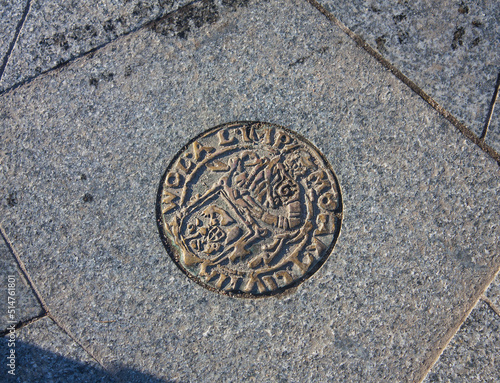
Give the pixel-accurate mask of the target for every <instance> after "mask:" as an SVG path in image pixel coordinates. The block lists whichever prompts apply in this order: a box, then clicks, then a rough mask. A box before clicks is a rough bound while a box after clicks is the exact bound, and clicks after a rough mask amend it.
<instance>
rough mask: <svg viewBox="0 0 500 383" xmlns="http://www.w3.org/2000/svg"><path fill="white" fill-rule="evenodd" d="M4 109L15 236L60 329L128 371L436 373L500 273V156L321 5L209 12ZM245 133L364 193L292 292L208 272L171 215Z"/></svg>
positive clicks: (23, 94) (50, 78) (194, 375)
mask: <svg viewBox="0 0 500 383" xmlns="http://www.w3.org/2000/svg"><path fill="white" fill-rule="evenodd" d="M0 108H1V112H0V115H2V116H3V117H2V118H3V119H2V122H1V124H2V126H1V129H0V132H1V133H0V134H1V137H0V138H1V139H0V153H2V168H1V171H0V195H2V196H4V197H3V199H2V202H1V204H0V212H1V217H2V222H1V223H2V225H3V227H4V228H5V231H6V233H7V235H8V236H9V238H11V239H12V241H13V242H14V243H15V244H16V248H17V249H18V251H19V254H20V256H21V257H22V259H23V261H24V262H25V264H26V267H27V269H28V271H29V272H30V273H31V275H32V278H33V280H34V282H35V283H36V285H37V286H38V288H39V290H40V292H41V294H42V296H43V297H44V300H45V302H46V303H47V305H48V307H49V310H50V312H51V313H52V315H54V316H55V317H56V318H57V319H58V321H59V322H60V323H61V324H63V325H64V326H65V327H66V328H67V329H68V330H69V331H71V333H72V334H74V336H75V338H76V339H78V341H79V342H81V343H82V344H83V345H84V346H85V347H86V348H88V350H89V351H90V352H91V353H92V354H93V355H94V356H95V357H96V358H98V359H99V360H101V361H102V363H103V365H104V366H105V367H106V368H107V369H109V370H110V371H115V370H118V371H119V370H121V369H123V368H124V367H125V368H129V369H131V370H133V371H137V372H138V373H144V374H151V375H153V376H155V377H157V378H158V379H167V380H171V381H196V382H213V381H256V382H261V381H266V382H279V381H289V382H298V381H300V382H308V381H311V382H312V381H332V380H336V381H374V382H379V381H418V380H419V379H422V378H423V377H424V376H425V375H426V373H427V371H428V369H429V367H430V366H431V365H432V364H433V363H434V361H435V359H436V358H437V356H438V355H439V353H440V352H441V350H442V348H443V347H444V346H445V345H446V344H447V342H448V340H449V339H450V338H451V336H452V335H453V334H454V333H455V331H456V328H457V327H458V326H459V325H460V324H461V323H462V321H463V319H464V317H465V316H466V315H467V313H468V312H469V311H470V309H471V308H472V307H473V306H474V305H475V303H476V302H477V300H478V299H479V296H480V294H481V293H482V292H483V291H484V289H485V287H486V284H487V283H488V281H490V280H491V278H492V276H493V275H494V273H495V272H497V270H498V268H499V266H500V259H499V253H500V252H499V244H498V240H497V238H498V237H499V235H500V228H499V226H498V216H499V213H500V211H499V210H500V203H499V202H500V201H499V199H500V183H499V180H500V178H499V176H500V171H499V168H498V165H497V163H496V162H495V161H494V160H493V159H491V158H490V157H488V156H487V155H486V154H485V153H484V152H482V151H481V150H480V149H479V148H478V147H477V146H476V145H474V144H473V143H471V142H470V141H468V140H467V139H466V138H465V137H464V136H463V135H462V134H460V133H459V132H458V131H457V130H456V128H454V127H453V126H452V125H450V123H448V122H447V121H446V120H445V119H444V118H443V117H442V116H440V115H439V114H438V113H437V112H436V111H435V110H434V109H432V108H431V107H430V106H429V105H428V104H427V103H426V102H424V101H423V100H422V99H421V98H420V97H419V96H417V95H416V94H415V93H414V92H412V91H411V90H410V89H409V88H407V87H406V86H405V85H404V84H403V83H401V82H400V81H399V80H397V79H396V78H395V77H394V76H393V75H392V74H391V73H390V72H389V71H387V70H385V69H384V68H383V67H382V66H381V65H380V64H379V63H378V62H377V61H376V60H375V59H373V57H371V56H370V55H368V54H367V53H366V51H364V50H363V49H361V48H359V47H357V46H356V44H355V43H354V42H353V41H352V40H351V39H350V38H349V37H348V36H347V35H345V34H344V33H343V32H342V31H340V30H339V29H338V28H337V27H336V26H335V25H333V24H332V23H331V22H329V21H328V20H327V19H326V18H325V17H324V16H323V15H322V14H320V13H319V12H318V11H317V10H316V9H315V8H314V7H312V6H311V5H310V4H308V3H306V2H303V1H270V2H262V3H254V2H249V3H248V4H247V5H246V6H245V5H238V6H233V7H225V6H214V4H213V3H212V2H209V1H204V2H196V3H193V4H191V5H189V6H187V7H185V8H182V9H180V10H179V11H178V12H175V13H174V14H172V15H170V16H168V17H167V18H165V19H164V20H163V21H162V22H159V23H156V24H155V25H152V26H151V27H149V28H145V29H141V30H139V31H137V32H135V33H133V34H130V35H128V36H125V37H123V38H120V39H118V40H116V41H114V42H112V43H110V44H109V45H107V46H106V47H104V48H103V49H100V50H98V51H96V52H95V53H94V54H92V55H89V56H87V57H83V58H81V59H78V60H75V61H74V62H72V63H71V64H69V65H67V66H65V67H63V68H60V69H58V70H56V71H52V72H50V73H48V74H46V75H42V76H40V77H39V78H37V79H36V80H34V81H32V82H30V83H29V84H27V85H25V86H22V87H20V88H17V89H15V90H12V91H10V92H8V93H6V94H4V95H3V96H1V102H0ZM19 110H22V113H18V111H19ZM239 120H252V121H255V120H258V121H267V122H270V123H277V124H280V125H283V126H286V127H288V128H290V129H292V130H295V131H297V132H298V133H300V134H302V135H304V136H305V137H306V138H307V139H308V140H310V141H311V142H312V143H313V144H315V145H316V146H317V147H318V148H319V150H320V151H321V152H322V153H323V154H324V155H325V157H326V158H327V160H328V161H329V162H330V163H331V164H332V167H333V169H334V171H335V172H336V174H337V177H338V179H339V183H340V185H341V188H342V191H343V200H344V220H343V224H342V225H343V226H342V229H341V234H340V238H339V240H338V243H337V247H336V248H335V250H334V253H333V255H332V256H331V257H330V258H329V259H328V261H327V262H325V264H324V266H323V267H322V268H321V269H320V270H319V271H318V272H317V273H316V274H315V275H314V276H312V277H311V279H309V280H308V281H306V282H305V283H303V284H302V285H301V286H300V287H299V288H298V289H297V291H296V292H295V293H293V294H290V295H288V296H285V297H282V298H281V299H277V298H267V299H257V300H252V299H247V300H244V299H236V298H230V297H225V296H221V295H218V294H215V293H213V292H210V291H208V290H206V289H204V288H202V287H200V286H199V285H197V284H196V283H193V282H192V281H190V280H188V278H186V276H185V275H184V274H183V273H182V272H181V271H180V270H179V269H178V268H177V266H176V265H175V264H174V263H173V262H172V261H171V259H170V258H169V257H168V255H167V254H166V252H165V250H164V248H163V246H162V243H161V241H160V238H159V234H158V230H157V225H156V222H155V200H156V193H157V190H158V186H159V182H160V178H161V175H162V174H163V172H164V170H165V169H166V166H167V164H168V163H169V162H170V161H171V160H172V158H173V156H174V155H175V154H176V153H177V152H178V151H179V149H180V148H182V146H183V145H184V144H186V143H187V142H188V141H189V139H190V138H192V137H194V136H195V135H197V134H199V133H201V132H203V131H204V130H206V129H208V128H211V127H213V126H216V125H219V124H221V123H225V122H230V121H239ZM13 190H16V191H17V193H18V201H19V202H18V204H17V205H15V206H9V205H8V204H7V203H6V196H8V195H9V193H12V191H13Z"/></svg>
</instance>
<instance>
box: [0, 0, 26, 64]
mask: <svg viewBox="0 0 500 383" xmlns="http://www.w3.org/2000/svg"><path fill="white" fill-rule="evenodd" d="M25 5H26V1H24V0H16V1H12V0H10V1H7V0H3V1H1V2H0V73H1V72H2V69H3V68H4V66H5V62H6V59H7V54H8V52H9V49H10V47H11V45H12V42H13V40H14V38H15V35H16V30H17V27H18V23H19V21H20V20H21V18H22V15H23V11H24V6H25Z"/></svg>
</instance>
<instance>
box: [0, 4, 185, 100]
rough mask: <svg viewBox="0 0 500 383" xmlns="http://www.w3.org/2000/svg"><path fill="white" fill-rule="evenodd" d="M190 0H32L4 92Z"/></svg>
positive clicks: (2, 87) (1, 83)
mask: <svg viewBox="0 0 500 383" xmlns="http://www.w3.org/2000/svg"><path fill="white" fill-rule="evenodd" d="M188 2H189V1H188V0H155V1H141V0H106V1H97V0H88V1H75V0H73V1H44V0H32V1H31V9H30V12H29V14H28V17H27V19H26V22H25V25H24V27H23V29H22V30H21V34H20V36H19V40H18V42H17V44H16V46H15V48H14V50H13V52H12V55H11V58H10V60H9V63H8V65H7V67H6V69H5V73H4V76H3V78H2V79H0V92H1V91H3V90H5V89H7V88H10V87H12V86H13V85H15V84H17V83H19V82H22V81H24V80H26V79H29V78H32V77H34V76H36V75H38V74H40V73H41V72H45V71H47V70H49V69H51V68H54V67H56V66H58V65H60V64H62V63H64V62H67V61H68V60H69V59H71V58H74V57H77V56H79V55H81V54H83V53H85V52H88V51H90V50H92V49H93V48H95V47H97V46H100V45H102V44H105V43H108V42H109V41H111V40H113V39H115V38H116V37H117V36H120V35H123V34H126V33H128V32H130V31H132V30H134V29H136V28H138V27H140V26H141V25H143V24H145V23H147V22H148V21H151V20H154V19H156V18H158V17H161V16H163V15H165V14H167V13H168V12H171V11H172V10H174V9H177V8H178V7H179V6H181V5H183V4H186V3H188Z"/></svg>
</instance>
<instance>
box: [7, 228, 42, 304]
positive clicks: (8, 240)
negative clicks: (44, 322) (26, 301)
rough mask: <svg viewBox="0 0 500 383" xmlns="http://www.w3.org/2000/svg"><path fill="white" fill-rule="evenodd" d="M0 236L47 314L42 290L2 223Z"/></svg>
mask: <svg viewBox="0 0 500 383" xmlns="http://www.w3.org/2000/svg"><path fill="white" fill-rule="evenodd" d="M0 236H1V237H2V238H3V240H4V241H5V244H6V245H7V248H8V249H9V251H10V252H11V253H12V255H13V256H14V259H15V261H16V263H17V266H18V267H19V269H20V270H21V272H22V273H23V277H24V278H25V279H26V281H28V284H29V285H30V287H31V289H32V290H33V292H34V293H35V298H36V299H37V301H38V303H39V304H40V306H42V309H43V311H44V312H45V313H46V314H48V313H49V310H48V308H47V305H46V304H45V301H44V300H43V298H42V296H41V295H40V292H39V291H38V289H37V287H36V285H35V283H34V282H33V280H32V279H31V276H30V275H29V273H28V270H27V269H26V266H25V265H24V262H23V261H22V260H21V258H20V257H19V254H17V251H16V250H15V249H14V246H13V245H12V242H11V241H10V239H9V238H8V237H7V233H6V232H5V230H4V228H3V226H2V225H0Z"/></svg>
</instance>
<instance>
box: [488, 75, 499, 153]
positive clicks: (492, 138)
mask: <svg viewBox="0 0 500 383" xmlns="http://www.w3.org/2000/svg"><path fill="white" fill-rule="evenodd" d="M497 87H500V73H498V79H497ZM485 142H486V143H487V144H488V145H490V146H491V147H492V148H493V149H495V150H496V151H497V152H498V153H500V102H499V101H498V92H497V99H496V102H495V105H494V107H493V113H492V114H491V120H490V124H489V126H488V131H487V133H486V137H485Z"/></svg>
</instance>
